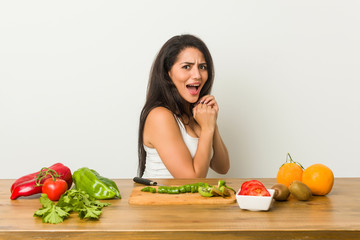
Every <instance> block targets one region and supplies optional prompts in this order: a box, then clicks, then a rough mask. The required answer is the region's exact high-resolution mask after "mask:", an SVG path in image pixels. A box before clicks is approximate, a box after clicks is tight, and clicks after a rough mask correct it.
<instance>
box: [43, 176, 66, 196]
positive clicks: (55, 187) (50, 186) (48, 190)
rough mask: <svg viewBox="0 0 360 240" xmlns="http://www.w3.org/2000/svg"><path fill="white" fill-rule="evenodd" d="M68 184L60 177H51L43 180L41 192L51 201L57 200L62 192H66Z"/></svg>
mask: <svg viewBox="0 0 360 240" xmlns="http://www.w3.org/2000/svg"><path fill="white" fill-rule="evenodd" d="M67 188H68V185H67V183H66V181H65V180H63V179H60V178H55V181H54V180H53V179H52V178H48V179H46V180H45V182H44V184H43V186H42V192H43V193H45V194H46V195H47V196H48V198H49V199H50V200H51V201H57V200H59V198H60V197H61V195H62V194H64V193H65V192H66V190H67Z"/></svg>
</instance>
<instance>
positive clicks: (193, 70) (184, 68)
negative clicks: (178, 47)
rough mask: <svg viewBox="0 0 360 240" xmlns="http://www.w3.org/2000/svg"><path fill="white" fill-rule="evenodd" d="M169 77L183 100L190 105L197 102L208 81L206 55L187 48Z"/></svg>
mask: <svg viewBox="0 0 360 240" xmlns="http://www.w3.org/2000/svg"><path fill="white" fill-rule="evenodd" d="M169 76H170V78H171V80H172V81H173V83H174V84H175V86H176V88H177V90H178V91H179V93H180V96H181V97H182V98H184V99H185V100H186V101H187V102H189V103H195V102H197V101H198V99H199V95H200V91H201V89H202V88H203V86H204V84H205V83H206V81H207V79H208V71H207V65H206V61H205V58H204V55H203V54H202V53H201V52H200V50H198V49H197V48H194V47H188V48H185V49H184V50H182V51H181V52H180V53H179V55H178V56H177V59H176V62H175V63H174V65H173V66H172V67H171V69H170V71H169Z"/></svg>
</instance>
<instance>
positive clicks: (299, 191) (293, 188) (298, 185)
mask: <svg viewBox="0 0 360 240" xmlns="http://www.w3.org/2000/svg"><path fill="white" fill-rule="evenodd" d="M289 190H290V193H291V195H293V196H294V197H295V198H296V199H297V200H300V201H307V200H309V199H310V198H311V196H312V193H311V190H310V188H309V187H308V186H307V185H306V184H305V183H303V182H300V181H298V180H294V181H293V182H292V183H290V185H289Z"/></svg>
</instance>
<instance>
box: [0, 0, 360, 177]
mask: <svg viewBox="0 0 360 240" xmlns="http://www.w3.org/2000/svg"><path fill="white" fill-rule="evenodd" d="M359 12H360V3H359V2H358V1H343V0H338V1H331V0H330V1H328V0H321V1H314V0H302V1H285V0H284V1H267V0H264V1H256V0H251V1H242V0H241V1H239V0H234V1H209V0H204V1H193V0H184V1H168V0H162V1H155V0H154V1H148V0H133V1H56V2H55V1H1V2H0V159H1V164H2V167H1V168H0V178H17V177H20V176H22V175H24V174H27V173H30V172H34V171H37V170H39V169H40V168H41V167H43V166H49V165H51V164H53V163H56V162H62V163H64V164H65V165H68V166H69V167H70V168H71V169H72V170H73V171H74V170H76V169H77V168H79V167H83V166H88V167H90V168H94V169H96V170H98V171H99V172H100V173H101V174H102V175H104V176H107V177H113V178H132V177H133V176H135V175H136V172H137V134H138V117H139V113H140V110H141V108H142V106H143V103H144V99H145V92H146V85H147V79H148V74H149V69H150V66H151V64H152V61H153V59H154V57H155V55H156V53H157V51H158V50H159V49H160V47H161V46H162V44H163V43H164V42H165V41H166V40H167V39H169V38H170V37H172V36H173V35H177V34H182V33H192V34H195V35H197V36H199V37H200V38H202V39H203V40H204V41H205V42H206V43H207V45H208V47H209V49H210V51H211V52H212V55H213V58H214V62H215V70H216V78H215V86H214V90H213V94H214V95H215V96H216V98H217V100H218V102H219V104H220V116H219V119H218V124H219V128H220V130H221V132H222V136H223V139H224V141H225V143H226V144H227V146H228V149H229V152H230V157H231V164H232V167H231V170H230V172H229V173H228V174H227V175H226V176H225V177H240V178H245V177H275V176H276V172H277V170H278V168H279V166H280V165H281V164H282V163H283V161H285V157H286V154H287V152H290V153H291V154H292V157H293V158H294V160H296V161H299V162H301V163H302V164H303V165H304V166H305V167H307V166H309V165H311V164H313V163H317V162H321V163H324V164H326V165H327V166H329V167H330V168H332V169H333V171H334V174H335V176H337V177H360V173H359V170H358V169H359V167H360V146H359V143H360V141H359V136H360V127H359V125H360V96H359V89H360V83H359V80H360V71H359V70H360V68H359V67H360V58H359V56H360V44H359V42H360V31H359V26H360V14H359ZM217 176H218V175H216V174H214V173H210V174H209V177H217Z"/></svg>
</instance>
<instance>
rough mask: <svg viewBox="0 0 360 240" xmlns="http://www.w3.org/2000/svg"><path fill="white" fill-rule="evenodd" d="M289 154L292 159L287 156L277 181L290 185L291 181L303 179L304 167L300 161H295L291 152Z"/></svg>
mask: <svg viewBox="0 0 360 240" xmlns="http://www.w3.org/2000/svg"><path fill="white" fill-rule="evenodd" d="M287 156H288V157H289V158H290V161H289V159H288V158H287V159H286V162H285V163H284V164H283V165H282V166H281V167H280V168H279V171H278V173H277V175H276V181H277V183H282V184H284V185H286V186H287V187H289V185H290V183H292V182H293V181H294V180H298V181H301V180H302V175H303V167H302V166H301V164H300V163H297V162H294V161H293V160H292V158H291V156H290V154H289V153H288V155H287Z"/></svg>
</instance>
